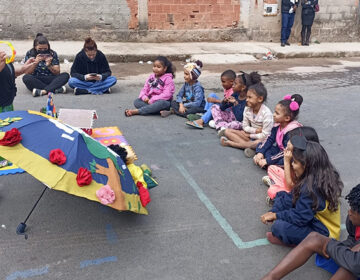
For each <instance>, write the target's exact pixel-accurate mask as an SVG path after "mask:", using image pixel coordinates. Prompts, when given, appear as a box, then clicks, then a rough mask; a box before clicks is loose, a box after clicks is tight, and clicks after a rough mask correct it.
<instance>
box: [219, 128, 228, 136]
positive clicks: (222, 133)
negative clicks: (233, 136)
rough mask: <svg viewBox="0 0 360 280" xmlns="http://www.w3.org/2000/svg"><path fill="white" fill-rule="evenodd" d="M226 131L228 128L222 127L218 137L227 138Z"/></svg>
mask: <svg viewBox="0 0 360 280" xmlns="http://www.w3.org/2000/svg"><path fill="white" fill-rule="evenodd" d="M225 130H226V128H225V127H221V128H220V129H219V130H218V133H217V134H218V136H219V137H221V136H225Z"/></svg>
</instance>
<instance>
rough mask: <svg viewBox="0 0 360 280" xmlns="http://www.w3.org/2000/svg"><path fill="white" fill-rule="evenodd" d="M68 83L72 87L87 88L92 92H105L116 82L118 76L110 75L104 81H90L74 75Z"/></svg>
mask: <svg viewBox="0 0 360 280" xmlns="http://www.w3.org/2000/svg"><path fill="white" fill-rule="evenodd" d="M68 83H69V87H71V88H80V89H86V90H87V91H88V92H90V93H92V94H103V93H104V92H105V91H107V90H108V89H109V88H111V87H112V86H113V85H115V84H116V78H115V77H114V76H110V77H107V78H106V79H105V80H103V81H96V82H88V81H81V80H79V79H77V78H73V77H72V78H70V79H69V82H68Z"/></svg>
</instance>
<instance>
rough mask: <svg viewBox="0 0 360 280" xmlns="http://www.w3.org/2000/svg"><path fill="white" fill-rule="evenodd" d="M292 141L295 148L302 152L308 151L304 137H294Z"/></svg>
mask: <svg viewBox="0 0 360 280" xmlns="http://www.w3.org/2000/svg"><path fill="white" fill-rule="evenodd" d="M290 141H291V144H292V145H293V146H294V148H297V149H299V150H301V151H305V150H306V145H307V140H306V138H305V137H304V136H299V135H294V136H293V137H291V139H290Z"/></svg>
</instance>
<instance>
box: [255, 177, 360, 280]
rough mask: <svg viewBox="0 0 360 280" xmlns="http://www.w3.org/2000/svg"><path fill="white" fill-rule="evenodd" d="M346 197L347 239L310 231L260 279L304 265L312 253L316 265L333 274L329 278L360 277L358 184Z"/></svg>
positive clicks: (349, 279) (347, 279)
mask: <svg viewBox="0 0 360 280" xmlns="http://www.w3.org/2000/svg"><path fill="white" fill-rule="evenodd" d="M345 199H346V200H347V201H348V203H349V205H350V209H349V211H348V216H347V218H346V229H347V232H348V234H349V235H348V237H347V239H346V240H344V241H342V242H340V241H337V240H334V239H330V238H328V237H326V236H323V235H321V234H319V233H317V232H312V233H310V234H309V235H308V236H307V237H306V238H305V239H304V241H302V242H301V243H300V244H299V245H298V246H297V247H296V248H294V249H293V250H292V251H291V252H290V253H289V254H288V255H287V256H286V257H285V258H284V259H283V260H282V261H281V262H280V263H279V264H278V265H277V266H276V267H274V268H273V270H271V271H270V272H269V273H268V274H267V275H266V276H265V277H264V278H262V279H263V280H273V279H281V278H283V277H284V276H285V275H288V274H289V273H290V272H292V271H294V270H295V269H297V268H298V267H300V266H302V265H303V264H305V263H306V262H307V260H308V259H310V257H311V256H312V255H313V254H314V253H317V254H318V255H317V256H316V264H317V265H318V266H320V267H322V268H324V269H326V270H327V271H329V272H331V273H332V274H334V275H333V277H332V278H331V279H338V280H339V279H343V280H355V279H360V184H358V185H357V186H356V187H354V188H353V189H352V190H351V191H350V193H349V194H348V195H347V196H346V197H345Z"/></svg>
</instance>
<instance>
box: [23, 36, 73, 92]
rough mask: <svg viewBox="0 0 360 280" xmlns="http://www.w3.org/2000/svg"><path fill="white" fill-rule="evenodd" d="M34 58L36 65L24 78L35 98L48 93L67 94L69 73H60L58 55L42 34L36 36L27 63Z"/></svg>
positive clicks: (33, 65) (27, 55)
mask: <svg viewBox="0 0 360 280" xmlns="http://www.w3.org/2000/svg"><path fill="white" fill-rule="evenodd" d="M31 58H34V59H35V60H34V63H32V65H31V67H30V68H29V69H28V71H27V73H30V74H26V75H24V77H23V82H24V84H25V85H26V87H27V88H28V89H29V90H30V91H31V92H32V95H33V96H34V97H36V96H40V95H47V94H48V92H53V93H65V92H66V87H65V85H66V83H67V81H68V80H69V74H68V73H65V72H64V73H60V64H59V58H58V56H57V53H56V52H55V51H53V50H52V49H51V48H50V44H49V41H48V39H47V38H46V37H45V36H44V35H43V34H41V33H38V34H37V35H36V38H35V40H34V45H33V48H32V49H31V50H29V51H28V52H27V53H26V55H25V62H26V61H28V60H29V59H31Z"/></svg>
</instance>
